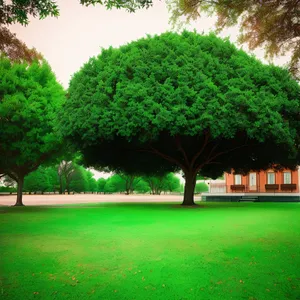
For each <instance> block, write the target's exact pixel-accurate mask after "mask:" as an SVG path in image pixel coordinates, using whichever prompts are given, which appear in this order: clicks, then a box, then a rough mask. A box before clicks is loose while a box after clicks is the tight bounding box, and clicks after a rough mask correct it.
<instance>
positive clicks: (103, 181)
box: [97, 178, 106, 194]
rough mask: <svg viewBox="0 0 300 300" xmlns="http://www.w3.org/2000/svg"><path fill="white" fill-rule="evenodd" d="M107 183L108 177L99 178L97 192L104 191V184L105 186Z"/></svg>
mask: <svg viewBox="0 0 300 300" xmlns="http://www.w3.org/2000/svg"><path fill="white" fill-rule="evenodd" d="M105 184H106V179H104V178H99V179H98V180H97V192H98V193H100V194H101V193H104V186H105Z"/></svg>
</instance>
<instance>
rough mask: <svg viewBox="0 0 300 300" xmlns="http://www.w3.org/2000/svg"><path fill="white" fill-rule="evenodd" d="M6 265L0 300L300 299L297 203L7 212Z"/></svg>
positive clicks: (1, 230) (0, 232) (1, 245)
mask: <svg viewBox="0 0 300 300" xmlns="http://www.w3.org/2000/svg"><path fill="white" fill-rule="evenodd" d="M0 259H1V261H0V263H1V265H0V267H1V269H0V271H1V273H0V279H1V281H0V299H18V300H21V299H109V300H111V299H141V300H145V299H164V300H165V299H172V300H173V299H201V300H202V299H203V300H207V299H222V300H227V299H252V300H253V299H262V300H264V299H272V300H274V299H300V204H299V203H235V204H233V203H225V204H221V203H204V204H201V206H199V207H197V208H183V207H181V206H179V205H174V204H157V203H156V204H120V203H118V204H112V203H110V204H91V205H88V204H84V205H71V206H62V207H61V208H59V207H53V208H51V207H1V208H0Z"/></svg>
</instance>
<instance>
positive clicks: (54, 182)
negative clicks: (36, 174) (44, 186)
mask: <svg viewBox="0 0 300 300" xmlns="http://www.w3.org/2000/svg"><path fill="white" fill-rule="evenodd" d="M45 176H47V177H48V180H49V192H57V191H59V188H60V186H59V177H58V174H57V169H56V166H50V167H46V168H45Z"/></svg>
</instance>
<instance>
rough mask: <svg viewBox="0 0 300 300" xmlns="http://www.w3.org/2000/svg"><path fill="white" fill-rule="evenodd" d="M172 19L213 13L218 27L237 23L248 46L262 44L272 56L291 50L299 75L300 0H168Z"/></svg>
mask: <svg viewBox="0 0 300 300" xmlns="http://www.w3.org/2000/svg"><path fill="white" fill-rule="evenodd" d="M167 2H168V6H169V11H170V13H171V22H172V23H173V24H176V23H177V24H178V22H180V21H179V20H182V17H186V18H187V21H190V20H195V19H198V18H200V17H201V16H200V14H201V13H208V14H209V15H212V14H214V13H215V14H216V15H217V16H218V20H217V22H216V24H215V26H216V28H217V30H218V31H221V30H222V29H224V28H226V27H231V26H234V25H236V24H239V26H240V36H239V42H240V43H247V44H248V46H249V48H250V49H251V50H253V49H255V48H258V47H264V48H265V50H266V56H267V57H269V58H273V57H274V56H277V55H284V54H286V53H287V52H288V51H291V52H292V56H291V61H290V64H289V68H290V71H291V72H292V74H294V76H296V77H298V78H299V70H300V68H299V67H300V22H299V11H300V2H299V1H294V0H290V1H278V0H264V1H261V0H235V1H228V0H168V1H167Z"/></svg>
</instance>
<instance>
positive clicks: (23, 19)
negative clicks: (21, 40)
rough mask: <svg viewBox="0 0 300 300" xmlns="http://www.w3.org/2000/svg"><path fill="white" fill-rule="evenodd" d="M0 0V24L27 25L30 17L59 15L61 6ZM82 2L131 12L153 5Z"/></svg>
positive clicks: (50, 2)
mask: <svg viewBox="0 0 300 300" xmlns="http://www.w3.org/2000/svg"><path fill="white" fill-rule="evenodd" d="M7 2H10V3H6V2H5V1H0V24H12V23H15V22H18V23H21V24H22V25H27V24H28V23H29V17H30V16H32V17H38V18H39V19H44V18H46V17H47V16H55V17H57V16H59V8H58V6H57V3H56V1H54V0H43V1H40V0H31V1H24V0H14V1H7ZM80 3H81V4H82V5H85V6H89V5H95V4H100V5H104V6H105V7H106V8H107V9H111V8H114V7H115V8H120V9H126V10H127V11H129V12H134V11H136V10H137V9H140V8H143V7H146V8H148V7H149V6H150V5H152V1H151V0H145V1H144V0H143V1H139V0H130V1H119V0H80Z"/></svg>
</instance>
